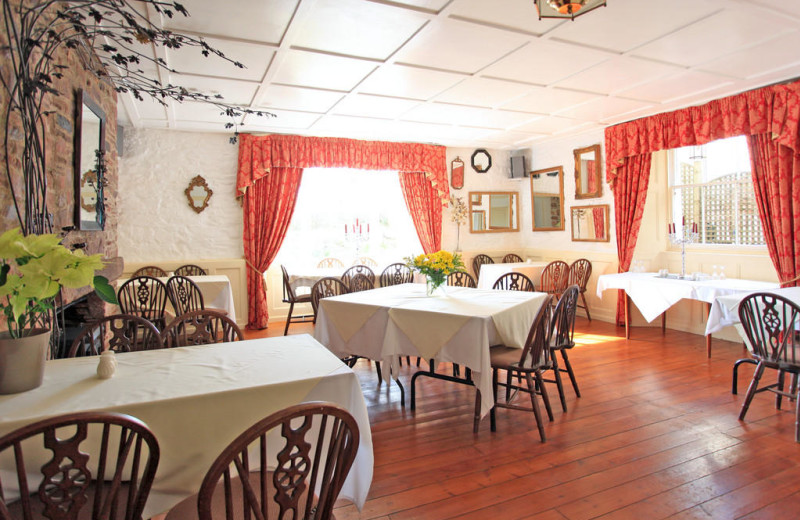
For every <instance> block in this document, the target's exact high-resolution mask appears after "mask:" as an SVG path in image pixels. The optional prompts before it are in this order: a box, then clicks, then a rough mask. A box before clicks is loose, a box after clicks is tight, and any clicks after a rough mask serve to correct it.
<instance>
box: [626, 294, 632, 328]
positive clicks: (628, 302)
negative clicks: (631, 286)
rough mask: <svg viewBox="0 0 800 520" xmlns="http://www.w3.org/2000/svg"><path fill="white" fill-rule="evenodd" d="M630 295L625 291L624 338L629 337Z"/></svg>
mask: <svg viewBox="0 0 800 520" xmlns="http://www.w3.org/2000/svg"><path fill="white" fill-rule="evenodd" d="M630 307H631V297H630V296H628V293H625V339H631V314H630Z"/></svg>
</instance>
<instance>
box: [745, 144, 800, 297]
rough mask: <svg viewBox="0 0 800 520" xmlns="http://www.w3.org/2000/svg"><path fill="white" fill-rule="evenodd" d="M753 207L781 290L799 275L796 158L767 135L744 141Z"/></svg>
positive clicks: (799, 189) (799, 181)
mask: <svg viewBox="0 0 800 520" xmlns="http://www.w3.org/2000/svg"><path fill="white" fill-rule="evenodd" d="M747 144H748V146H749V148H750V164H751V166H752V172H753V187H754V189H755V195H756V204H757V205H758V213H759V215H760V217H761V225H762V228H763V230H764V238H765V239H766V241H767V249H768V250H769V256H770V258H771V259H772V263H773V264H774V265H775V270H776V271H777V272H778V279H779V280H780V281H781V285H782V286H783V287H794V286H796V285H797V278H798V275H799V274H800V158H798V155H797V154H796V153H795V152H794V151H793V150H792V149H791V148H789V147H786V146H783V145H782V144H780V143H778V142H777V141H776V140H774V139H772V138H771V137H770V136H769V135H765V134H759V135H751V136H748V137H747Z"/></svg>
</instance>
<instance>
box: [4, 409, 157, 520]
mask: <svg viewBox="0 0 800 520" xmlns="http://www.w3.org/2000/svg"><path fill="white" fill-rule="evenodd" d="M159 455H160V452H159V448H158V442H157V441H156V438H155V436H154V435H153V434H152V432H150V430H149V429H148V428H147V426H146V425H145V424H144V423H143V422H142V421H140V420H139V419H136V418H134V417H131V416H128V415H123V414H118V413H101V412H84V413H72V414H68V415H61V416H57V417H51V418H49V419H45V420H43V421H38V422H35V423H33V424H29V425H27V426H23V427H22V428H19V429H18V430H15V431H13V432H11V433H9V434H7V435H5V436H3V437H2V438H0V457H2V458H3V460H6V461H8V464H9V466H8V467H6V468H4V470H5V471H4V475H3V480H2V483H0V517H2V518H22V519H26V520H28V519H31V520H32V519H34V518H50V519H52V520H61V519H64V520H68V519H75V518H108V519H125V520H138V519H140V518H141V517H142V510H143V509H144V505H145V502H146V501H147V496H148V495H149V493H150V487H151V486H152V484H153V477H154V476H155V473H156V468H157V467H158V460H159ZM42 461H46V462H45V463H44V464H43V465H41V466H39V464H41V463H42ZM40 479H41V483H40ZM11 488H13V490H12V489H11ZM20 489H22V490H24V491H23V493H22V496H21V497H19V500H16V499H15V501H12V499H11V497H12V495H18V494H19V491H18V490H20ZM4 497H5V498H4ZM4 510H5V511H4ZM79 513H80V515H79Z"/></svg>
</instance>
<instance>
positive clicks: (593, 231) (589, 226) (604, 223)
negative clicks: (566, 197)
mask: <svg viewBox="0 0 800 520" xmlns="http://www.w3.org/2000/svg"><path fill="white" fill-rule="evenodd" d="M608 207H609V206H608V204H597V205H594V206H572V207H571V208H570V213H571V214H572V241H573V242H608V241H610V238H609V234H608Z"/></svg>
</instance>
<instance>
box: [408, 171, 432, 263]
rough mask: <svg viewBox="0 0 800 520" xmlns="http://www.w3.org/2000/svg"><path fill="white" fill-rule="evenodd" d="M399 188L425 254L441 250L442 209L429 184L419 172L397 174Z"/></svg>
mask: <svg viewBox="0 0 800 520" xmlns="http://www.w3.org/2000/svg"><path fill="white" fill-rule="evenodd" d="M399 175H400V188H401V189H402V191H403V198H404V199H405V200H406V206H407V207H408V212H409V213H411V220H413V221H414V228H416V230H417V236H418V237H419V242H420V244H422V249H423V251H425V253H426V254H430V253H435V252H436V251H438V250H440V249H441V248H442V207H441V205H440V204H439V197H438V195H437V194H436V190H434V189H433V186H431V183H430V182H428V181H427V179H425V174H423V173H420V172H399Z"/></svg>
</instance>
